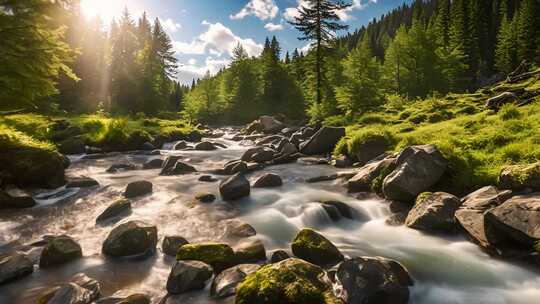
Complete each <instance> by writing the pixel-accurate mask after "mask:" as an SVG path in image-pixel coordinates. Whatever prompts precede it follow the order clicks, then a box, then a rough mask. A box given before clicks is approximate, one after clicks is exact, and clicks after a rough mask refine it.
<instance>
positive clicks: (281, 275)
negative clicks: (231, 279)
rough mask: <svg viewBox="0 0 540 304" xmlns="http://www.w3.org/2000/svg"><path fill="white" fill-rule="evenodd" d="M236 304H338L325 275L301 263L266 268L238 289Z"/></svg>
mask: <svg viewBox="0 0 540 304" xmlns="http://www.w3.org/2000/svg"><path fill="white" fill-rule="evenodd" d="M235 303H236V304H253V303H257V304H276V303H291V304H292V303H295V304H296V303H306V304H307V303H309V304H338V303H340V300H339V299H337V298H336V297H335V296H334V295H333V293H332V288H331V286H330V284H329V283H328V282H327V281H326V280H324V271H323V270H322V269H321V268H320V267H318V266H316V265H313V264H311V263H308V262H306V261H303V260H300V259H295V258H291V259H287V260H284V261H281V262H279V263H276V264H269V265H266V266H263V267H262V268H260V269H259V270H257V271H256V272H255V273H252V274H250V275H248V276H247V277H246V278H245V280H244V281H243V282H242V283H240V285H238V287H237V292H236V299H235Z"/></svg>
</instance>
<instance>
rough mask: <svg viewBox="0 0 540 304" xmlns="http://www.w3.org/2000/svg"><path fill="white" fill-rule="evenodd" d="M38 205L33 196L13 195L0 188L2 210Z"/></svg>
mask: <svg viewBox="0 0 540 304" xmlns="http://www.w3.org/2000/svg"><path fill="white" fill-rule="evenodd" d="M35 205H37V203H36V201H35V200H34V199H33V198H32V197H31V196H11V195H9V194H7V193H4V192H2V191H1V190H0V210H2V209H22V208H31V207H34V206H35Z"/></svg>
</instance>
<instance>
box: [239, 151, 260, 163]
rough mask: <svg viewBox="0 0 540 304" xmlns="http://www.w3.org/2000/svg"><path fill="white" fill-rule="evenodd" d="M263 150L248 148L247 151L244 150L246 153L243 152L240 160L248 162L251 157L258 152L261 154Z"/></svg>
mask: <svg viewBox="0 0 540 304" xmlns="http://www.w3.org/2000/svg"><path fill="white" fill-rule="evenodd" d="M264 150H265V148H264V147H253V148H249V149H248V150H246V152H244V154H242V157H241V158H240V159H241V160H242V161H245V162H249V161H251V160H252V157H253V155H255V154H257V153H260V152H262V151H264Z"/></svg>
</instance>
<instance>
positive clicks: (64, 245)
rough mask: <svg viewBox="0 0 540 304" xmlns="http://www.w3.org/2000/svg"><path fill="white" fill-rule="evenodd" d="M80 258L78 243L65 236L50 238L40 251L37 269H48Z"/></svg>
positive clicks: (80, 252) (80, 249) (80, 251)
mask: <svg viewBox="0 0 540 304" xmlns="http://www.w3.org/2000/svg"><path fill="white" fill-rule="evenodd" d="M81 257H82V248H81V245H79V243H77V242H76V241H75V240H74V239H72V238H71V237H69V236H67V235H62V236H57V237H53V238H50V239H49V240H48V242H47V244H46V245H45V247H44V248H43V251H41V257H40V258H39V267H41V268H48V267H49V268H50V267H54V266H58V265H61V264H65V263H68V262H71V261H73V260H76V259H79V258H81Z"/></svg>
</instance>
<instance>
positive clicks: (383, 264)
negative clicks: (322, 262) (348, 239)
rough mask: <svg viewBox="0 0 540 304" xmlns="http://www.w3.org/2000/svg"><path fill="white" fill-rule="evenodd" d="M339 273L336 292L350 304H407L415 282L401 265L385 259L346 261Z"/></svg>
mask: <svg viewBox="0 0 540 304" xmlns="http://www.w3.org/2000/svg"><path fill="white" fill-rule="evenodd" d="M335 276H336V277H335V281H336V285H335V290H336V295H337V296H338V297H339V298H341V299H342V300H343V301H344V302H345V303H348V304H406V303H408V301H409V286H412V285H413V281H412V279H411V277H410V276H409V273H408V272H407V270H406V269H405V268H404V267H403V266H402V265H401V264H399V263H398V262H396V261H393V260H388V259H384V258H362V257H357V258H353V259H350V260H346V261H343V262H341V263H340V264H339V265H338V266H337V271H336V275H335Z"/></svg>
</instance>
